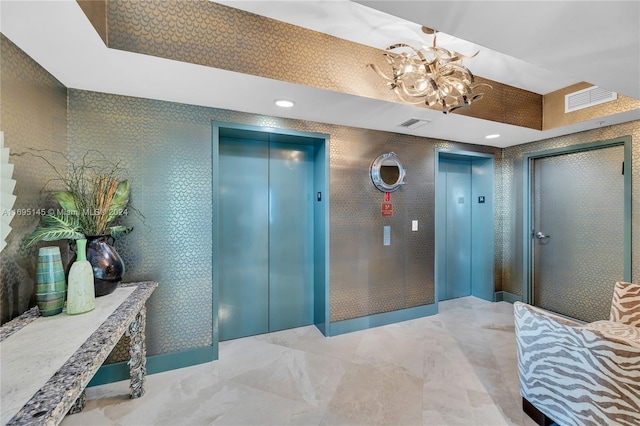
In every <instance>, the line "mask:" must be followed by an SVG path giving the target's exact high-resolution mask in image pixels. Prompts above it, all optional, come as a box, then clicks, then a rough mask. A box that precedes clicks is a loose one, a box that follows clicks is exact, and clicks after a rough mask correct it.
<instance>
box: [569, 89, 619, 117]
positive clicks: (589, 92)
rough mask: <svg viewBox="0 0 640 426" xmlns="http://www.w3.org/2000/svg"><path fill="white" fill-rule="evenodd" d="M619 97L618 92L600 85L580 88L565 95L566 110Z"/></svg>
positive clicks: (585, 106)
mask: <svg viewBox="0 0 640 426" xmlns="http://www.w3.org/2000/svg"><path fill="white" fill-rule="evenodd" d="M616 99H618V94H617V93H616V92H612V91H610V90H606V89H602V88H600V87H598V86H591V87H589V88H588V89H584V90H578V91H577V92H573V93H569V94H568V95H565V96H564V112H565V113H567V112H571V111H576V110H579V109H582V108H587V107H590V106H594V105H598V104H603V103H605V102H609V101H615V100H616Z"/></svg>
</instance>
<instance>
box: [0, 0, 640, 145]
mask: <svg viewBox="0 0 640 426" xmlns="http://www.w3.org/2000/svg"><path fill="white" fill-rule="evenodd" d="M218 3H222V4H225V5H228V6H231V7H236V8H239V9H244V10H247V11H249V12H252V13H257V14H259V15H264V16H267V17H270V18H273V19H278V20H281V21H285V22H288V23H291V24H295V25H299V26H303V27H306V28H310V29H313V30H315V31H320V32H324V33H327V34H331V35H333V36H336V37H340V38H344V39H347V40H351V41H355V42H358V43H362V44H367V45H369V46H373V47H377V48H380V49H384V48H385V47H387V46H388V45H390V44H393V43H396V42H401V41H402V42H407V43H409V44H412V45H418V44H419V43H420V42H421V41H424V40H425V36H424V34H422V33H421V31H420V28H421V26H422V25H426V26H429V27H432V28H436V29H438V30H439V31H442V32H443V33H446V34H440V35H439V37H438V45H439V46H443V47H446V48H449V49H451V50H457V51H460V52H461V53H466V54H470V53H473V52H475V51H476V50H480V54H479V55H478V56H477V57H476V58H474V59H472V60H471V61H469V62H468V63H467V64H466V65H467V66H468V67H469V68H470V69H471V70H472V71H473V72H474V73H475V74H477V75H481V76H483V77H485V78H489V79H492V80H495V81H500V82H502V83H505V84H509V85H512V86H515V87H519V88H521V89H525V90H529V91H532V92H535V93H539V94H546V93H549V92H551V91H554V90H557V89H560V88H563V87H566V86H568V85H571V84H573V83H576V82H580V81H588V82H590V83H593V84H596V85H599V86H601V87H604V88H607V89H610V90H614V91H617V92H618V93H621V94H623V95H626V96H629V97H632V98H634V99H640V2H639V1H622V2H615V1H513V2H504V1H421V2H417V1H357V2H351V1H343V0H333V1H326V0H323V1H269V0H262V1H218ZM405 19H410V20H412V21H414V22H409V21H407V20H405ZM0 31H2V33H3V34H5V35H6V36H7V37H8V38H9V39H10V40H12V41H13V42H14V43H16V44H17V45H18V46H19V47H20V48H21V49H22V50H24V51H25V52H26V53H27V54H28V55H29V56H31V57H32V58H34V60H36V61H37V62H38V63H40V64H41V65H42V66H43V67H44V68H45V69H47V70H48V71H49V72H50V73H51V74H52V75H54V76H55V77H56V78H57V79H58V80H60V82H61V83H63V84H64V85H65V86H67V87H70V88H75V89H82V90H92V91H99V92H105V93H114V94H121V95H127V96H138V97H143V98H152V99H160V100H166V101H172V102H181V103H188V104H193V105H203V106H210V107H216V108H225V109H231V110H237V111H245V112H250V113H257V114H264V115H269V116H280V117H289V118H296V119H303V120H312V121H319V122H326V123H332V124H338V125H345V126H354V127H361V128H369V129H374V130H383V131H391V132H396V133H406V134H412V135H418V136H426V137H433V138H440V139H445V140H454V141H461V142H468V143H475V144H484V145H492V146H498V147H507V146H511V145H516V144H521V143H526V142H531V141H536V140H541V139H546V138H550V137H555V136H560V135H564V134H569V133H575V132H579V131H583V130H589V129H593V128H595V127H599V126H603V125H604V126H607V125H612V124H617V123H621V122H626V121H631V120H638V119H640V110H633V111H629V112H626V113H621V114H616V115H612V116H607V117H605V118H599V119H594V120H591V121H586V122H582V123H577V124H573V125H570V126H565V127H560V128H556V129H552V130H546V131H538V130H532V129H528V128H521V127H517V126H512V125H506V124H501V123H496V122H493V121H487V120H481V119H477V118H472V117H465V116H460V115H456V114H449V115H443V114H442V113H439V112H437V111H433V110H428V109H425V108H417V107H414V106H410V105H405V104H401V103H394V102H386V101H382V100H375V99H370V98H364V97H359V96H353V95H348V94H344V93H338V92H332V91H328V90H322V89H317V88H313V87H307V86H302V85H298V84H292V83H287V82H282V81H278V80H273V79H267V78H262V77H256V76H250V75H245V74H240V73H236V72H231V71H225V70H220V69H214V68H208V67H205V66H201V65H195V64H188V63H183V62H177V61H172V60H168V59H162V58H157V57H152V56H147V55H141V54H136V53H130V52H124V51H120V50H115V49H108V48H107V47H106V46H105V45H104V43H103V42H102V40H101V39H100V37H99V36H98V35H97V33H96V32H95V30H94V29H93V27H92V26H91V24H90V23H89V21H88V20H87V18H86V17H85V15H84V13H83V12H82V11H81V9H80V7H79V6H78V4H77V3H76V2H75V1H72V0H67V1H7V0H2V1H1V2H0ZM465 40H469V41H473V43H469V42H466V41H465ZM327 60H331V58H327ZM279 98H288V99H292V100H294V101H295V102H296V105H295V107H294V108H292V109H286V110H284V109H281V108H278V107H276V106H275V105H274V103H273V101H274V100H275V99H279ZM480 102H482V101H480ZM409 118H421V119H427V120H430V121H431V122H430V123H429V124H427V125H425V126H422V127H420V128H417V129H403V128H400V127H398V125H399V123H401V122H404V121H406V120H407V119H409ZM493 133H499V134H501V135H502V136H501V137H500V138H498V139H492V140H487V139H485V138H484V136H485V135H488V134H493Z"/></svg>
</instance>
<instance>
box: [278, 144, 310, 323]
mask: <svg viewBox="0 0 640 426" xmlns="http://www.w3.org/2000/svg"><path fill="white" fill-rule="evenodd" d="M269 185H270V191H269V194H270V202H269V205H270V207H269V209H270V212H269V220H270V225H269V241H270V244H269V282H270V286H269V329H270V331H276V330H282V329H286V328H293V327H300V326H302V325H309V324H313V272H314V270H313V200H314V198H313V147H312V146H306V145H293V144H286V143H281V144H278V143H271V144H270V156H269Z"/></svg>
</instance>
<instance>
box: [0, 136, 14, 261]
mask: <svg viewBox="0 0 640 426" xmlns="http://www.w3.org/2000/svg"><path fill="white" fill-rule="evenodd" d="M12 175H13V164H9V148H5V147H4V132H0V251H2V249H4V247H5V246H6V245H7V243H6V241H5V239H6V238H7V236H8V235H9V232H11V226H10V223H11V219H13V216H14V215H13V210H12V208H13V203H15V202H16V196H15V195H13V189H14V188H15V186H16V181H15V180H13V179H12V178H11V176H12Z"/></svg>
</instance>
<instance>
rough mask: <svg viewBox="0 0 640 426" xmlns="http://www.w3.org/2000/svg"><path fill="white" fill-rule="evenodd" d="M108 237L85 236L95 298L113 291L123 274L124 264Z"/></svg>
mask: <svg viewBox="0 0 640 426" xmlns="http://www.w3.org/2000/svg"><path fill="white" fill-rule="evenodd" d="M109 240H112V238H111V236H109V235H87V260H88V261H89V263H91V266H92V267H93V277H94V287H95V292H96V297H100V296H106V295H107V294H111V293H113V292H114V291H115V289H116V288H117V287H118V284H120V281H121V280H122V275H123V274H124V262H123V261H122V258H121V257H120V255H119V254H118V252H117V251H116V249H115V248H114V247H113V245H112V243H110V241H109Z"/></svg>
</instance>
